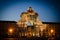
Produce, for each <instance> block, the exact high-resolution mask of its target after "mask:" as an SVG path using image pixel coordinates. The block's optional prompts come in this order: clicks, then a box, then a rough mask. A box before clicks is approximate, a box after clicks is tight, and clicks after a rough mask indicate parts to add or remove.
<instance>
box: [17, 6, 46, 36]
mask: <svg viewBox="0 0 60 40" xmlns="http://www.w3.org/2000/svg"><path fill="white" fill-rule="evenodd" d="M20 17H21V18H20V19H19V21H18V22H17V25H18V27H23V28H28V29H27V31H29V33H27V34H32V33H33V34H32V35H33V36H34V35H35V34H36V35H37V36H39V32H40V31H41V34H42V33H43V32H42V31H43V30H44V29H46V26H43V24H42V22H41V21H40V20H39V19H38V13H36V12H34V10H33V9H32V7H29V8H28V10H27V12H22V13H21V15H20ZM28 26H32V27H33V29H32V28H31V27H28ZM32 31H33V32H32ZM31 32H32V33H31ZM34 33H35V34H34Z"/></svg>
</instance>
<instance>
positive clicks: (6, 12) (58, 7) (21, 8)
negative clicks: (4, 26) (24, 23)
mask: <svg viewBox="0 0 60 40" xmlns="http://www.w3.org/2000/svg"><path fill="white" fill-rule="evenodd" d="M59 3H60V1H58V0H48V1H47V0H14V1H12V0H10V1H9V0H4V1H0V20H7V21H18V20H19V18H20V14H21V12H25V11H26V10H27V8H28V7H30V6H31V7H32V8H33V10H34V11H35V12H37V13H38V14H39V19H40V20H41V21H43V22H60V15H59V13H60V4H59Z"/></svg>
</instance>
